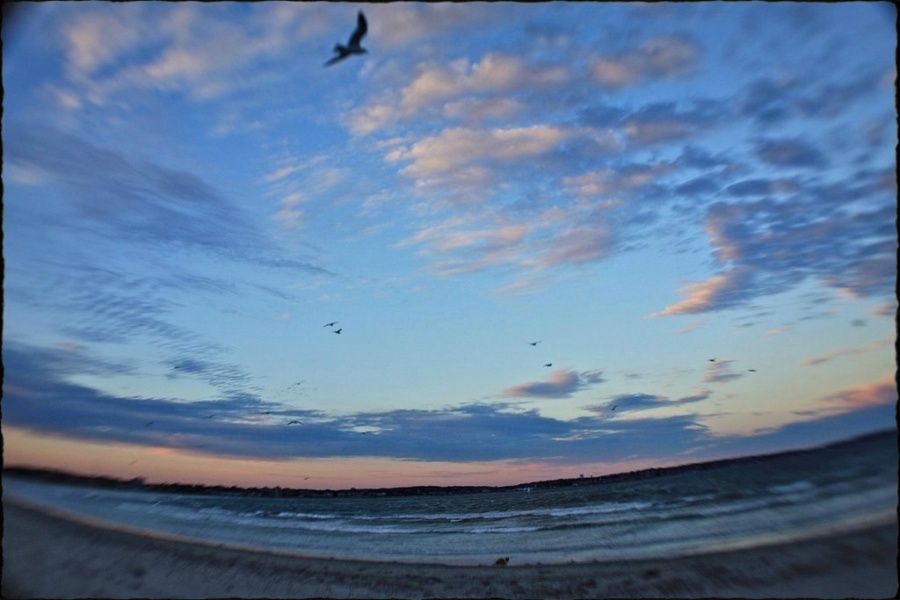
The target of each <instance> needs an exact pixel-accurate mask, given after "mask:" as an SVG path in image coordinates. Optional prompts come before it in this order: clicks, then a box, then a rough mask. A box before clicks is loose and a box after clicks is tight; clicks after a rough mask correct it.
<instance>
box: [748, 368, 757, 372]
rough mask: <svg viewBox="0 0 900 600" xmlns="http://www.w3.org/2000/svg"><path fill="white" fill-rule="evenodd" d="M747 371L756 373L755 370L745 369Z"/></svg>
mask: <svg viewBox="0 0 900 600" xmlns="http://www.w3.org/2000/svg"><path fill="white" fill-rule="evenodd" d="M747 370H748V371H750V372H751V373H756V369H747Z"/></svg>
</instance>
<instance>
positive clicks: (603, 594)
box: [2, 499, 898, 598]
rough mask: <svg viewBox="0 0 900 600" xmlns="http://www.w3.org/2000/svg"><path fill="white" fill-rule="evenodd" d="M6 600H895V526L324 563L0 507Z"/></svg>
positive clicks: (9, 504) (12, 504) (7, 504)
mask: <svg viewBox="0 0 900 600" xmlns="http://www.w3.org/2000/svg"><path fill="white" fill-rule="evenodd" d="M3 511H4V514H3V517H4V519H3V520H4V529H3V579H2V583H3V588H2V594H3V596H4V597H6V598H84V597H90V598H223V597H231V598H235V597H237V598H308V597H323V598H436V597H438V598H449V597H453V598H484V597H495V598H551V597H552V598H694V597H717V598H728V597H740V598H801V597H811V598H846V597H853V598H890V597H894V596H895V594H896V593H897V591H898V580H897V567H896V564H897V540H898V531H897V527H896V525H893V526H891V525H887V526H881V527H876V528H872V529H867V530H864V531H860V532H857V533H853V534H849V535H844V536H840V537H830V538H820V539H814V540H805V541H802V542H798V543H793V544H785V545H778V546H768V547H761V548H754V549H748V550H741V551H735V552H725V553H719V554H706V555H696V556H686V557H679V558H666V559H655V560H640V561H615V562H596V563H581V564H568V565H552V566H519V567H517V566H516V564H515V552H514V550H513V549H511V550H510V556H511V558H510V562H509V566H507V567H502V568H501V567H495V566H484V567H452V566H441V565H429V564H399V563H379V562H361V561H346V560H329V559H321V558H307V557H297V556H286V555H278V554H268V553H260V552H248V551H243V550H236V549H229V548H222V547H214V546H207V545H202V544H195V543H188V542H185V541H178V540H172V539H161V538H156V537H148V536H144V535H136V534H135V533H133V532H127V531H120V530H116V529H113V528H108V527H99V526H97V524H96V523H86V522H82V521H78V520H73V519H70V518H62V517H61V516H60V515H57V514H50V513H47V512H44V511H42V510H37V509H35V508H34V507H31V506H27V505H23V504H19V503H16V502H11V501H9V499H4V503H3Z"/></svg>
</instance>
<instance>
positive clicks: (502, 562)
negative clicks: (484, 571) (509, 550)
mask: <svg viewBox="0 0 900 600" xmlns="http://www.w3.org/2000/svg"><path fill="white" fill-rule="evenodd" d="M508 564H509V557H508V556H504V557H503V558H498V559H497V560H495V561H494V566H495V567H505V566H506V565H508Z"/></svg>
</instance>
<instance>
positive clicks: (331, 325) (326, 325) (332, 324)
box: [322, 321, 337, 327]
mask: <svg viewBox="0 0 900 600" xmlns="http://www.w3.org/2000/svg"><path fill="white" fill-rule="evenodd" d="M335 325H337V321H332V322H331V323H325V324H324V325H322V327H334V326H335Z"/></svg>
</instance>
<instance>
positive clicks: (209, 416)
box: [203, 415, 216, 419]
mask: <svg viewBox="0 0 900 600" xmlns="http://www.w3.org/2000/svg"><path fill="white" fill-rule="evenodd" d="M214 416H216V415H207V416H205V417H203V418H204V419H212V418H213V417H214Z"/></svg>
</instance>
